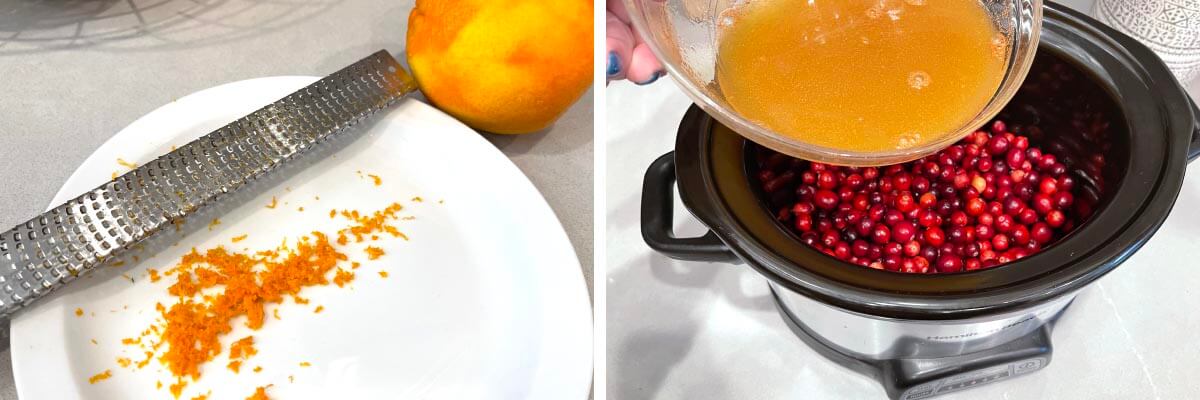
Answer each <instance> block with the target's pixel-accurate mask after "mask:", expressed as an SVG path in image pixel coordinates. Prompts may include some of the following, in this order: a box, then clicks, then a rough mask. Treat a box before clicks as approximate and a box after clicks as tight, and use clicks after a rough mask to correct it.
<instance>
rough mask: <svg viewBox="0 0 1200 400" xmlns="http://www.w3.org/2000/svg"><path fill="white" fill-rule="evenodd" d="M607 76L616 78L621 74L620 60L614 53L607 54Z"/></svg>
mask: <svg viewBox="0 0 1200 400" xmlns="http://www.w3.org/2000/svg"><path fill="white" fill-rule="evenodd" d="M607 72H608V76H617V74H619V73H621V59H620V58H618V57H617V53H616V52H614V51H610V52H608V71H607Z"/></svg>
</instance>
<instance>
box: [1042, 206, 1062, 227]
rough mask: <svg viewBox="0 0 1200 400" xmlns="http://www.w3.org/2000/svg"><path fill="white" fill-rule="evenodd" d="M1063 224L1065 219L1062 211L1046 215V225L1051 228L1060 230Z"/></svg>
mask: <svg viewBox="0 0 1200 400" xmlns="http://www.w3.org/2000/svg"><path fill="white" fill-rule="evenodd" d="M1065 222H1067V217H1066V215H1064V214H1063V212H1062V211H1059V210H1054V211H1051V212H1049V213H1047V214H1046V225H1050V227H1051V228H1061V227H1062V226H1063V223H1065Z"/></svg>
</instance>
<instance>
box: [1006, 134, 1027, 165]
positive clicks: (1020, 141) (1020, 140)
mask: <svg viewBox="0 0 1200 400" xmlns="http://www.w3.org/2000/svg"><path fill="white" fill-rule="evenodd" d="M1012 146H1013V147H1014V148H1016V149H1019V150H1025V149H1027V148H1029V138H1027V137H1024V136H1017V137H1016V139H1015V140H1013V142H1012ZM1012 164H1013V163H1009V165H1012Z"/></svg>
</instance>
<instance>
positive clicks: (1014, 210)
mask: <svg viewBox="0 0 1200 400" xmlns="http://www.w3.org/2000/svg"><path fill="white" fill-rule="evenodd" d="M1023 209H1025V204H1022V203H1021V199H1018V198H1017V197H1016V196H1009V197H1008V198H1007V199H1004V213H1005V214H1008V215H1011V216H1016V215H1017V214H1020V213H1021V210H1023Z"/></svg>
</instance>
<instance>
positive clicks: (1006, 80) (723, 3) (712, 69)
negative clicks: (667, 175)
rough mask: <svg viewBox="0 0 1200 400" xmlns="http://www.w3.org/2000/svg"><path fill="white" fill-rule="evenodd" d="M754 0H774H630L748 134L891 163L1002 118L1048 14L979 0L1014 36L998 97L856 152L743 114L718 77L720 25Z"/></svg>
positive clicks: (688, 83)
mask: <svg viewBox="0 0 1200 400" xmlns="http://www.w3.org/2000/svg"><path fill="white" fill-rule="evenodd" d="M754 1H773V0H624V2H625V5H626V8H627V9H628V11H629V15H630V18H631V20H632V22H633V25H634V27H635V28H636V29H637V31H638V33H640V34H641V35H642V37H643V38H644V39H645V41H646V42H647V44H648V45H649V46H650V48H651V50H652V51H653V52H654V54H655V55H656V56H657V57H658V58H659V60H661V61H662V64H663V66H664V67H665V68H666V69H667V71H668V72H669V75H671V77H672V78H673V79H674V80H675V81H676V83H678V84H679V86H680V87H682V88H683V91H684V92H685V93H687V95H688V96H689V97H691V98H692V100H693V101H694V102H695V103H696V104H697V105H699V106H700V107H701V108H702V109H704V111H705V112H707V113H708V114H710V115H712V116H713V117H714V118H716V119H717V120H718V121H720V122H721V123H722V124H724V125H725V126H727V127H729V128H730V129H732V130H734V131H735V132H737V133H739V134H741V135H742V136H745V137H746V138H748V139H750V140H752V141H754V142H756V143H759V144H761V145H763V146H766V147H769V148H771V149H774V150H776V151H779V152H782V153H785V154H788V155H791V156H794V157H799V158H804V159H808V160H813V161H820V162H826V163H832V164H840V165H856V166H877V165H888V164H896V163H901V162H905V161H911V160H914V159H917V158H921V157H923V156H926V155H929V154H932V153H934V152H937V151H938V150H941V149H943V148H945V147H947V146H949V145H951V144H954V143H955V142H956V141H958V140H959V139H961V138H963V137H964V136H966V135H967V134H969V133H971V132H973V131H974V130H976V129H978V128H979V127H980V126H981V125H983V124H984V123H985V122H987V120H989V119H990V118H992V117H994V116H995V115H996V113H998V112H1000V109H1001V108H1003V106H1004V105H1005V104H1006V103H1008V101H1009V100H1010V99H1011V98H1012V96H1013V95H1014V94H1015V93H1016V91H1017V89H1018V88H1019V87H1020V85H1021V82H1022V81H1024V79H1025V75H1026V74H1027V73H1028V72H1029V67H1030V65H1031V63H1032V62H1033V56H1034V53H1035V52H1036V50H1037V42H1038V33H1039V30H1040V27H1041V18H1042V13H1041V0H977V1H979V4H980V5H981V6H982V7H983V8H984V10H985V11H986V12H987V14H988V16H989V20H990V22H991V23H992V24H993V26H994V28H995V30H996V32H998V33H999V35H1000V36H1001V37H1002V38H1003V39H1004V40H1006V47H1007V49H1006V50H1007V51H1006V55H1005V57H1004V61H1003V64H1004V75H1003V78H1002V79H1001V81H1000V85H999V87H998V88H997V89H996V91H995V93H994V94H993V95H992V97H991V99H990V100H988V101H987V103H986V104H985V106H984V107H983V108H982V109H981V110H979V111H978V113H977V114H975V115H974V117H972V118H970V119H969V120H968V121H967V122H966V123H963V124H962V125H961V126H959V127H957V128H956V129H953V130H951V131H949V132H942V135H939V137H938V138H937V139H934V140H930V141H926V142H922V143H919V144H917V145H914V146H911V147H906V148H896V149H888V150H883V151H851V150H844V149H837V148H831V147H826V146H821V145H817V144H814V143H808V142H805V141H803V140H801V139H797V138H794V137H791V136H788V135H784V134H781V133H779V132H775V131H773V130H771V129H769V128H767V127H765V126H763V125H761V124H759V123H756V122H754V121H753V120H751V119H749V118H747V117H746V116H745V115H743V114H742V113H739V112H738V111H737V110H736V109H735V108H734V107H732V106H731V105H730V104H729V102H728V100H727V99H726V98H725V96H724V95H723V92H722V90H721V85H720V82H718V80H717V79H716V76H717V74H716V66H717V56H718V54H717V53H718V48H719V45H718V35H719V29H720V24H728V23H730V19H728V18H726V17H725V16H727V15H729V13H730V11H734V10H736V9H737V8H739V7H744V6H745V5H746V4H749V3H750V2H754ZM966 1H972V0H966ZM951 22H952V21H950V22H948V23H951ZM948 26H950V25H948ZM797 95H803V93H797ZM797 112H803V110H797Z"/></svg>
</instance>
